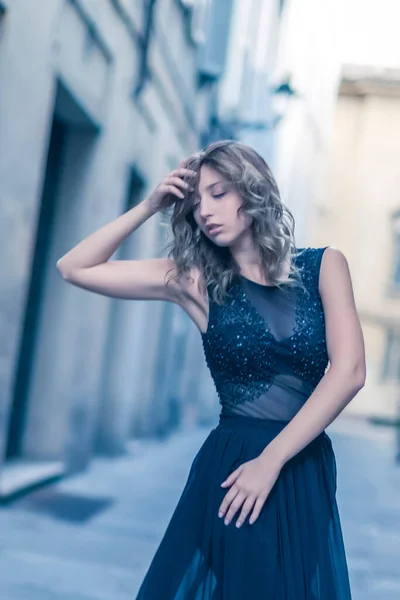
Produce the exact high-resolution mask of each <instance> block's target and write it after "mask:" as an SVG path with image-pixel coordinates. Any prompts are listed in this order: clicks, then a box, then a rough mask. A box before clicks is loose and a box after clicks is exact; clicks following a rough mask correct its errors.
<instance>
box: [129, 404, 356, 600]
mask: <svg viewBox="0 0 400 600" xmlns="http://www.w3.org/2000/svg"><path fill="white" fill-rule="evenodd" d="M286 425H287V421H275V420H271V419H258V418H255V417H245V416H238V415H220V418H219V423H218V425H217V427H215V428H214V429H213V430H212V431H211V432H210V433H209V435H208V437H207V439H206V440H205V441H204V443H203V444H202V446H201V448H200V449H199V451H198V452H197V454H196V456H195V458H194V460H193V462H192V465H191V467H190V471H189V474H188V478H187V481H186V484H185V486H184V489H183V491H182V494H181V496H180V499H179V501H178V504H177V506H176V508H175V510H174V513H173V515H172V517H171V520H170V522H169V524H168V527H167V529H166V531H165V533H164V536H163V538H162V540H161V542H160V545H159V547H158V549H157V551H156V553H155V555H154V557H153V560H152V562H151V564H150V566H149V569H148V571H147V574H146V576H145V578H144V580H143V582H142V585H141V587H140V590H139V592H138V595H137V597H136V600H156V599H157V600H247V599H249V600H350V599H351V593H350V585H349V577H348V569H347V564H346V556H345V549H344V544H343V536H342V531H341V524H340V519H339V514H338V509H337V504H336V462H335V456H334V452H333V448H332V443H331V440H330V438H329V436H328V435H327V434H326V432H325V431H324V432H322V433H321V434H320V435H319V436H318V437H317V438H315V439H314V440H313V441H312V442H311V443H310V444H308V445H307V446H306V447H305V448H304V449H303V450H302V451H301V452H299V453H298V454H297V455H296V456H294V457H293V458H292V459H291V460H289V461H288V462H287V463H286V464H285V465H284V467H283V468H282V470H281V472H280V474H279V477H278V479H277V481H276V482H275V485H274V487H273V488H272V490H271V492H270V494H269V496H268V498H267V500H266V501H265V503H264V506H263V508H262V510H261V513H260V515H259V517H258V519H257V520H256V521H255V523H253V524H252V525H250V524H249V522H248V519H249V517H247V518H246V521H245V522H244V524H243V525H242V526H241V527H240V528H236V526H235V524H236V520H237V518H238V516H239V514H240V510H241V509H239V510H238V511H237V512H236V514H235V515H234V517H233V519H232V520H231V522H230V523H229V525H225V524H224V521H223V519H220V518H219V517H218V509H219V506H220V505H221V503H222V500H223V498H224V497H225V495H226V493H227V492H228V489H229V488H221V483H222V482H223V481H224V480H225V479H226V478H227V477H228V475H229V474H230V473H231V472H232V471H234V470H235V469H236V468H237V467H238V466H239V465H241V464H242V463H244V462H246V461H248V460H251V459H253V458H256V457H257V456H259V455H260V453H261V452H262V451H263V450H264V448H265V447H266V446H267V445H268V444H269V443H270V441H271V440H272V439H273V438H274V437H275V436H276V435H277V434H278V433H279V432H280V431H281V430H282V429H283V428H284V427H285V426H286ZM250 514H251V512H250Z"/></svg>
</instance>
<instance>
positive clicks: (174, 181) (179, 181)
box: [164, 176, 189, 189]
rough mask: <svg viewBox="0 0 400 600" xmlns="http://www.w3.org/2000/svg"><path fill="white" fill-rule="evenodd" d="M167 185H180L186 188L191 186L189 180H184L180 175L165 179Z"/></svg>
mask: <svg viewBox="0 0 400 600" xmlns="http://www.w3.org/2000/svg"><path fill="white" fill-rule="evenodd" d="M164 183H165V184H166V185H176V186H178V187H183V188H185V189H188V188H189V183H188V182H187V181H183V179H181V178H180V177H171V176H170V177H167V178H166V179H165V181H164Z"/></svg>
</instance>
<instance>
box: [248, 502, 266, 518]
mask: <svg viewBox="0 0 400 600" xmlns="http://www.w3.org/2000/svg"><path fill="white" fill-rule="evenodd" d="M264 503H265V498H262V497H258V498H257V500H256V503H255V504H254V508H253V512H252V513H251V516H250V519H249V523H250V525H253V523H254V522H255V521H256V520H257V519H258V517H259V516H260V512H261V509H262V507H263V506H264Z"/></svg>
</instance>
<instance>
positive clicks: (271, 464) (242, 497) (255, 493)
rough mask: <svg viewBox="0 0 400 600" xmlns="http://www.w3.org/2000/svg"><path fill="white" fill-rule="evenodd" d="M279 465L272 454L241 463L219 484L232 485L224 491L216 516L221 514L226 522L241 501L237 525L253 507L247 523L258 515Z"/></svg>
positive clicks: (280, 466) (276, 474) (277, 474)
mask: <svg viewBox="0 0 400 600" xmlns="http://www.w3.org/2000/svg"><path fill="white" fill-rule="evenodd" d="M281 468H282V465H280V464H278V462H277V461H276V460H274V459H273V458H272V457H271V459H268V457H267V456H265V454H263V455H260V456H258V457H257V458H254V459H253V460H249V461H247V462H245V463H243V464H242V465H240V466H239V467H238V468H237V469H235V471H232V473H231V474H230V475H229V477H228V478H227V479H225V481H224V482H223V483H222V484H221V486H222V487H227V486H232V487H231V489H230V490H229V492H228V493H227V494H226V495H225V497H224V499H223V501H222V504H221V506H220V508H219V511H218V516H219V517H223V516H224V515H225V513H226V516H225V519H224V522H225V525H228V524H229V523H230V521H231V520H232V518H233V516H234V515H235V513H236V511H237V510H238V509H239V508H240V507H241V506H242V505H243V507H242V510H241V512H240V515H239V518H238V520H237V521H236V527H240V526H241V525H242V524H243V523H244V521H245V519H246V517H247V515H248V514H249V512H250V511H251V510H252V509H253V512H252V514H251V517H250V519H249V523H250V525H252V524H253V523H254V521H255V520H256V519H257V518H258V516H259V514H260V512H261V509H262V507H263V506H264V503H265V501H266V499H267V498H268V495H269V493H270V491H271V489H272V487H273V485H274V483H275V481H276V480H277V479H278V476H279V473H280V471H281Z"/></svg>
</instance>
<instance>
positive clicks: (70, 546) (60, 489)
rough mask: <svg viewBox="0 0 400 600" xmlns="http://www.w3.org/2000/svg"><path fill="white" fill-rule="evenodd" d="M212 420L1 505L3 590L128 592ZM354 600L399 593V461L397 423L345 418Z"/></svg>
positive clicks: (341, 430)
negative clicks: (376, 423)
mask: <svg viewBox="0 0 400 600" xmlns="http://www.w3.org/2000/svg"><path fill="white" fill-rule="evenodd" d="M211 428H212V426H210V427H208V428H201V429H200V428H199V429H193V430H188V431H185V432H180V433H177V434H176V435H174V436H172V437H171V438H170V439H168V440H166V441H164V442H154V441H149V442H140V443H133V444H132V446H131V452H130V454H129V455H128V456H125V457H122V458H119V459H113V460H111V459H110V460H104V459H102V460H97V461H96V462H95V463H94V465H93V466H92V467H91V469H90V470H89V471H88V472H87V473H83V474H79V475H77V476H75V477H71V478H69V479H66V480H64V481H62V482H60V483H59V484H57V485H54V486H49V487H45V488H42V489H40V490H38V491H36V492H34V493H32V494H30V495H29V496H26V497H24V498H21V499H20V500H18V501H16V502H14V503H13V504H11V505H8V506H3V507H2V508H1V510H0V529H1V549H0V552H1V555H0V556H1V560H0V597H1V598H4V599H7V600H48V599H54V600H111V599H112V600H128V599H130V600H132V599H133V598H134V596H135V592H136V591H137V588H138V586H139V584H140V581H141V579H142V577H143V576H144V574H145V572H146V570H147V567H148V564H149V562H150V560H151V557H152V555H153V553H154V551H155V549H156V547H157V545H158V542H159V540H160V538H161V536H162V534H163V531H164V529H165V527H166V525H167V523H168V521H169V518H170V516H171V514H172V511H173V509H174V506H175V504H176V502H177V500H178V498H179V496H180V493H181V490H182V487H183V485H184V483H185V480H186V476H187V473H188V469H189V467H190V464H191V461H192V459H193V458H194V456H195V454H196V452H197V450H198V448H199V447H200V445H201V443H202V442H203V440H204V439H205V438H206V436H207V434H208V431H209V430H210V429H211ZM328 433H329V435H330V436H331V438H332V440H333V444H334V449H335V453H336V457H337V464H338V477H339V486H338V501H339V508H340V510H341V516H342V524H343V530H344V536H345V543H346V547H347V553H348V561H349V567H350V571H351V581H352V588H353V599H354V600H395V599H397V600H398V598H399V597H400V574H399V568H398V566H399V564H400V502H399V499H400V466H396V465H395V462H394V458H393V457H394V444H393V441H392V436H393V435H394V434H393V432H392V431H391V430H389V429H383V428H377V427H372V426H370V425H366V424H363V423H353V422H351V421H348V420H346V419H344V418H342V419H339V420H338V421H337V422H336V423H335V425H334V427H331V428H330V429H329V430H328Z"/></svg>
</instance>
